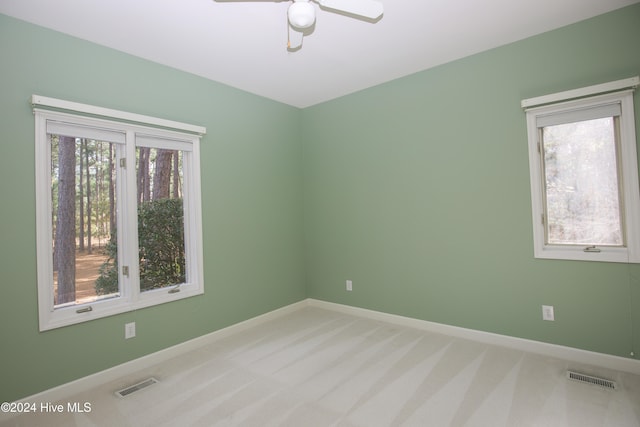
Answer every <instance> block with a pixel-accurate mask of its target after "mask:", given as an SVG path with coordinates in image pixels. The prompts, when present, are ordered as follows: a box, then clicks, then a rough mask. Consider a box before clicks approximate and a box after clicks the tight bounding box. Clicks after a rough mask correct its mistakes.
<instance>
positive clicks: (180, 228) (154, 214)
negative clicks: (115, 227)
mask: <svg viewBox="0 0 640 427" xmlns="http://www.w3.org/2000/svg"><path fill="white" fill-rule="evenodd" d="M136 153H137V154H136V174H137V182H138V252H139V258H140V291H142V292H144V291H149V290H152V289H158V288H164V287H167V286H175V285H178V284H181V283H184V282H185V281H186V271H185V269H186V267H185V239H184V205H183V173H182V171H183V169H182V168H183V156H184V153H183V152H182V151H180V150H167V149H160V148H151V147H138V148H137V149H136Z"/></svg>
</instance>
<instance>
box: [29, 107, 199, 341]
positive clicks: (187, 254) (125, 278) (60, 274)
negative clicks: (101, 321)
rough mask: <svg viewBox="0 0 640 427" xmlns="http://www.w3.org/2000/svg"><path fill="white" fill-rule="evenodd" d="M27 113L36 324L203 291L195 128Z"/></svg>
mask: <svg viewBox="0 0 640 427" xmlns="http://www.w3.org/2000/svg"><path fill="white" fill-rule="evenodd" d="M34 111H35V117H36V186H37V194H38V196H37V201H36V208H37V221H38V222H37V236H38V240H37V245H38V306H39V313H40V330H47V329H52V328H57V327H60V326H66V325H69V324H73V323H78V322H84V321H87V320H91V319H95V318H99V317H104V316H109V315H113V314H116V313H122V312H125V311H130V310H135V309H138V308H142V307H147V306H151V305H156V304H162V303H166V302H170V301H174V300H177V299H182V298H186V297H190V296H194V295H199V294H202V293H203V289H204V287H203V278H202V238H201V235H202V234H201V219H200V217H201V214H200V176H199V175H200V174H199V158H198V157H199V140H200V138H199V136H198V135H194V134H190V133H183V132H177V131H172V130H166V129H161V128H156V127H148V126H143V125H136V124H131V123H126V122H119V121H111V120H104V119H98V118H92V117H86V116H83V115H75V114H68V113H60V112H55V111H49V110H40V109H35V110H34ZM136 118H139V116H137V117H136Z"/></svg>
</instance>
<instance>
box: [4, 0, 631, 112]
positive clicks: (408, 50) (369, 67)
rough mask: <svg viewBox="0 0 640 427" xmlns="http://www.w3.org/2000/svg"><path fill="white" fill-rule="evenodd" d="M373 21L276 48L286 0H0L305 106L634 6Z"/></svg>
mask: <svg viewBox="0 0 640 427" xmlns="http://www.w3.org/2000/svg"><path fill="white" fill-rule="evenodd" d="M382 1H383V3H384V11H385V12H384V15H383V17H382V19H380V20H379V21H377V22H375V23H372V22H367V21H363V20H359V19H354V18H351V17H347V16H344V15H341V14H337V13H333V12H330V11H328V10H320V9H319V7H318V6H317V4H316V5H315V6H316V9H317V14H316V16H317V20H316V24H315V27H314V29H313V32H312V33H311V34H310V35H308V36H307V37H305V39H304V45H303V46H302V48H301V49H300V50H299V51H297V52H289V51H287V48H286V44H287V18H286V13H287V8H288V6H289V4H290V2H287V1H278V2H271V1H248V2H241V1H222V0H220V1H216V0H109V1H105V0H56V1H52V0H0V13H3V14H6V15H9V16H13V17H16V18H19V19H22V20H25V21H28V22H32V23H34V24H37V25H41V26H43V27H48V28H51V29H54V30H57V31H61V32H63V33H67V34H71V35H73V36H76V37H79V38H82V39H86V40H89V41H92V42H95V43H98V44H101V45H104V46H109V47H111V48H114V49H117V50H120V51H123V52H127V53H130V54H132V55H136V56H139V57H142V58H146V59H149V60H151V61H155V62H158V63H161V64H165V65H168V66H171V67H174V68H177V69H180V70H183V71H187V72H190V73H193V74H196V75H199V76H202V77H205V78H208V79H211V80H215V81H217V82H221V83H224V84H227V85H229V86H233V87H236V88H240V89H243V90H245V91H248V92H251V93H254V94H257V95H261V96H264V97H267V98H271V99H274V100H277V101H280V102H283V103H286V104H290V105H293V106H296V107H301V108H303V107H307V106H310V105H314V104H317V103H320V102H324V101H327V100H330V99H333V98H336V97H339V96H342V95H346V94H348V93H352V92H355V91H358V90H361V89H365V88H367V87H371V86H374V85H377V84H380V83H383V82H386V81H389V80H393V79H395V78H398V77H402V76H405V75H408V74H412V73H415V72H417V71H421V70H424V69H427V68H430V67H433V66H436V65H439V64H442V63H445V62H449V61H452V60H455V59H458V58H462V57H465V56H468V55H470V54H473V53H477V52H481V51H484V50H487V49H490V48H493V47H497V46H500V45H504V44H507V43H511V42H514V41H516V40H520V39H523V38H526V37H529V36H532V35H535V34H539V33H542V32H545V31H549V30H552V29H554V28H558V27H561V26H564V25H568V24H571V23H574V22H577V21H581V20H584V19H587V18H590V17H592V16H596V15H599V14H602V13H605V12H608V11H611V10H614V9H618V8H621V7H624V6H627V5H630V4H634V3H637V2H638V1H640V0H420V1H416V0H382Z"/></svg>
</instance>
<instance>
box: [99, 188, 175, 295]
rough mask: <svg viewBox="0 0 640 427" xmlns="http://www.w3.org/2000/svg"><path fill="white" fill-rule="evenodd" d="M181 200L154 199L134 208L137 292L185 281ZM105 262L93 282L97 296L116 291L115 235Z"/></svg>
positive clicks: (108, 247)
mask: <svg viewBox="0 0 640 427" xmlns="http://www.w3.org/2000/svg"><path fill="white" fill-rule="evenodd" d="M183 212H184V209H183V204H182V199H180V198H177V199H158V200H152V201H148V202H143V203H140V204H139V205H138V246H139V251H138V252H139V261H140V290H141V291H143V292H144V291H148V290H151V289H157V288H163V287H166V286H173V285H177V284H180V283H184V282H185V281H186V272H185V253H184V215H183ZM106 251H107V254H108V255H109V259H108V260H107V262H105V263H104V264H103V265H102V267H101V268H100V277H98V279H97V280H96V282H95V289H96V293H97V294H98V295H108V294H113V293H117V292H118V262H117V241H116V233H114V234H113V236H112V238H111V240H110V242H109V244H108V245H107V248H106Z"/></svg>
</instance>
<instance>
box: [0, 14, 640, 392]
mask: <svg viewBox="0 0 640 427" xmlns="http://www.w3.org/2000/svg"><path fill="white" fill-rule="evenodd" d="M638 22H640V5H635V6H632V7H629V8H625V9H623V10H620V11H617V12H614V13H610V14H607V15H603V16H601V17H597V18H595V19H592V20H588V21H585V22H582V23H579V24H576V25H573V26H569V27H565V28H563V29H560V30H557V31H553V32H549V33H546V34H543V35H541V36H537V37H533V38H530V39H527V40H524V41H520V42H518V43H514V44H511V45H508V46H504V47H501V48H498V49H494V50H491V51H488V52H485V53H482V54H478V55H474V56H471V57H468V58H465V59H463V60H459V61H456V62H453V63H450V64H446V65H443V66H440V67H436V68H433V69H431V70H427V71H424V72H421V73H418V74H414V75H411V76H408V77H405V78H402V79H398V80H395V81H393V82H389V83H387V84H384V85H380V86H377V87H375V88H371V89H368V90H365V91H362V92H359V93H356V94H353V95H349V96H346V97H343V98H340V99H337V100H334V101H331V102H327V103H324V104H321V105H318V106H315V107H311V108H307V109H305V110H298V109H295V108H292V107H288V106H285V105H282V104H279V103H276V102H273V101H270V100H266V99H264V98H260V97H257V96H254V95H251V94H247V93H245V92H242V91H239V90H236V89H232V88H229V87H227V86H224V85H221V84H217V83H214V82H210V81H207V80H204V79H201V78H199V77H196V76H193V75H190V74H186V73H183V72H179V71H176V70H174V69H171V68H167V67H163V66H160V65H158V64H153V63H151V62H148V61H144V60H142V59H138V58H134V57H131V56H129V55H126V54H123V53H120V52H117V51H114V50H110V49H106V48H103V47H100V46H97V45H95V44H91V43H88V42H84V41H81V40H78V39H74V38H71V37H68V36H65V35H62V34H60V33H56V32H53V31H49V30H45V29H42V28H40V27H36V26H33V25H30V24H26V23H24V22H20V21H17V20H14V19H11V18H8V17H6V16H3V15H0V58H1V61H0V107H1V108H0V111H1V112H2V113H1V114H0V142H1V143H2V147H3V155H2V156H1V157H0V171H2V177H3V179H2V180H0V196H1V197H2V207H1V208H0V209H1V212H2V216H1V217H2V220H3V221H2V222H1V226H0V227H1V229H0V230H1V232H2V234H1V236H2V238H1V239H0V267H1V268H2V272H3V280H2V282H1V283H0V289H1V291H2V297H1V298H0V340H1V341H0V342H2V345H1V347H0V355H1V357H0V361H1V362H2V363H1V364H0V401H6V400H12V399H18V398H21V397H24V396H27V395H30V394H33V393H37V392H39V391H42V390H44V389H47V388H50V387H54V386H57V385H60V384H62V383H65V382H68V381H71V380H74V379H76V378H80V377H83V376H85V375H88V374H91V373H94V372H97V371H100V370H103V369H106V368H108V367H111V366H114V365H117V364H120V363H123V362H126V361H128V360H131V359H134V358H136V357H140V356H143V355H145V354H149V353H152V352H154V351H157V350H160V349H162V348H166V347H168V346H171V345H174V344H177V343H180V342H183V341H186V340H188V339H191V338H194V337H197V336H200V335H203V334H207V333H209V332H212V331H214V330H217V329H220V328H222V327H225V326H228V325H230V324H233V323H237V322H239V321H242V320H245V319H248V318H250V317H253V316H256V315H258V314H261V313H264V312H267V311H270V310H273V309H275V308H278V307H281V306H284V305H287V304H290V303H293V302H295V301H299V300H301V299H303V298H305V297H312V298H318V299H323V300H327V301H333V302H338V303H344V304H350V305H354V306H359V307H365V308H369V309H374V310H381V311H385V312H390V313H397V314H401V315H405V316H411V317H415V318H419V319H426V320H431V321H436V322H442V323H446V324H451V325H458V326H463V327H468V328H473V329H479V330H484V331H490V332H497V333H501V334H506V335H511V336H517V337H524V338H529V339H534V340H540V341H545V342H551V343H557V344H562V345H566V346H571V347H577V348H582V349H587V350H594V351H598V352H603V353H609V354H614V355H620V356H628V355H629V353H630V351H632V350H634V349H635V352H636V353H638V352H640V266H638V265H633V266H629V265H622V264H605V263H584V262H564V261H549V260H535V259H534V258H533V242H532V237H531V211H530V198H529V172H528V159H527V147H526V145H527V143H526V129H525V121H524V114H523V112H522V110H521V109H520V107H519V103H520V100H521V99H522V98H527V97H533V96H537V95H541V94H545V93H549V92H554V91H560V90H566V89H570V88H574V87H580V86H585V85H590V84H596V83H602V82H605V81H609V80H614V79H619V78H625V77H630V76H634V75H638V74H639V73H640V57H639V56H638V55H636V54H634V53H635V52H636V51H637V44H638V42H640V26H638V25H637V23H638ZM33 93H37V94H41V95H44V96H50V97H56V98H61V99H68V100H72V101H78V102H84V103H88V104H94V105H100V106H104V107H108V108H115V109H121V110H125V111H131V112H135V113H140V114H147V115H153V116H158V117H162V118H167V119H171V120H178V121H184V122H188V123H194V124H198V125H203V126H206V127H207V130H208V133H207V135H206V136H205V137H204V138H203V141H202V165H201V166H202V184H203V185H202V187H203V191H202V201H203V228H204V232H203V233H204V235H203V239H204V258H205V269H204V274H205V295H204V296H202V297H195V298H190V299H187V300H183V301H179V302H175V303H171V304H165V305H162V306H157V307H152V308H148V309H144V310H139V311H137V312H132V313H126V314H122V315H118V316H113V317H108V318H104V319H99V320H95V321H92V322H88V323H84V324H80V325H74V326H70V327H66V328H61V329H57V330H53V331H48V332H44V333H40V332H38V325H37V298H36V273H35V267H36V259H35V201H34V165H33V159H34V147H33V145H34V144H33V134H34V130H33V115H32V113H31V109H30V106H29V103H28V101H29V98H30V96H31V94H33ZM636 102H637V103H638V104H637V105H640V99H638V96H636ZM638 129H640V115H639V116H638ZM303 135H304V137H303ZM346 279H352V280H353V281H354V291H353V292H350V293H347V292H346V291H345V290H344V287H345V283H344V281H345V280H346ZM542 304H553V305H554V306H555V307H556V319H557V320H556V322H553V323H550V322H543V321H542V320H541V319H540V318H541V311H540V305H542ZM592 313H597V315H596V314H592ZM130 321H136V323H137V333H138V336H137V337H136V338H135V339H132V340H127V341H125V340H124V324H125V323H126V322H130Z"/></svg>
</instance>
